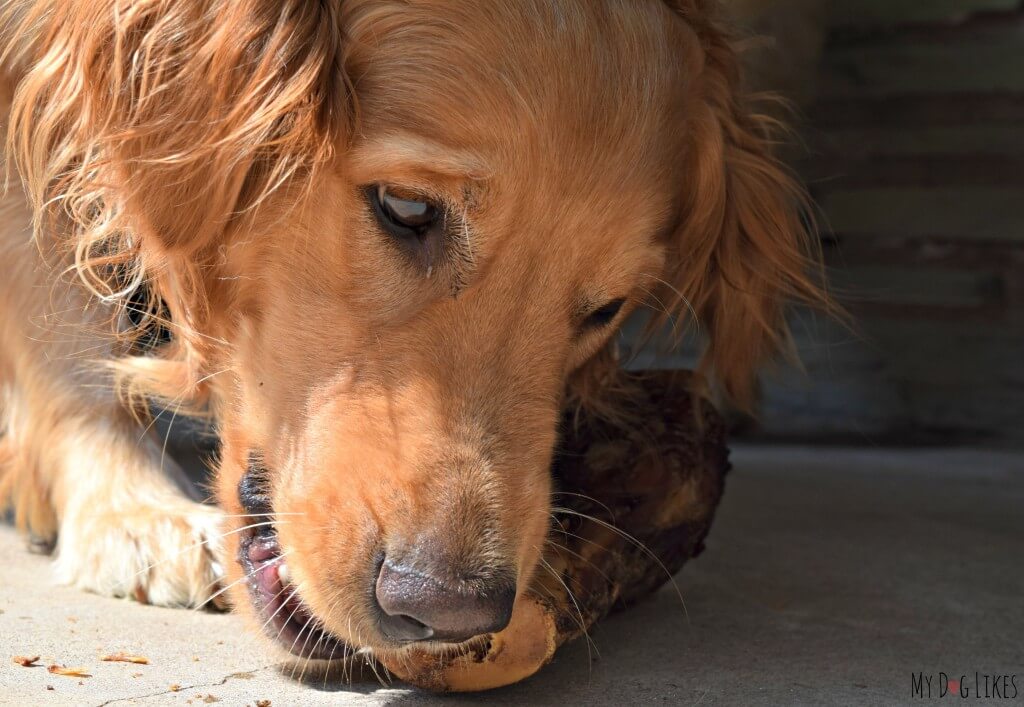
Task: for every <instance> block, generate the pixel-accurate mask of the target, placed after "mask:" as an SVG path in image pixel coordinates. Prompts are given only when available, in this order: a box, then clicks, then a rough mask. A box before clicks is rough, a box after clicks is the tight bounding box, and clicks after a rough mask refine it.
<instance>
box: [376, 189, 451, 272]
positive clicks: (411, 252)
mask: <svg viewBox="0 0 1024 707" xmlns="http://www.w3.org/2000/svg"><path fill="white" fill-rule="evenodd" d="M363 191H364V192H365V194H366V198H367V201H368V202H369V204H370V209H371V211H372V213H373V216H374V218H375V219H376V221H377V224H378V225H379V226H380V228H381V230H382V231H383V232H384V233H385V234H386V235H387V236H389V240H391V242H392V243H394V244H396V245H398V246H399V248H400V249H401V250H402V251H403V252H404V253H405V254H406V255H407V256H409V257H411V258H412V259H413V260H414V261H415V262H417V263H418V264H419V265H420V266H421V267H422V268H423V270H424V271H425V272H426V273H427V275H428V276H429V274H430V273H431V271H432V270H433V267H434V265H435V261H436V260H437V258H438V257H439V256H440V255H441V254H442V249H443V247H444V244H445V234H446V231H447V228H448V221H449V218H448V210H447V208H446V207H445V206H442V205H439V204H438V203H437V202H436V201H434V200H432V199H430V198H427V197H424V196H422V195H420V194H416V193H414V192H408V191H406V192H403V191H402V190H401V189H399V188H396V187H393V186H389V185H385V184H372V185H370V186H367V187H364V189H363Z"/></svg>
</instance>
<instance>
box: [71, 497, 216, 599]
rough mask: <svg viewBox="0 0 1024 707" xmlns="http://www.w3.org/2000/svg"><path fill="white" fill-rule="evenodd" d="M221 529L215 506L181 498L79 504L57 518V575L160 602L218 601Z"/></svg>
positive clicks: (101, 589) (113, 592)
mask: <svg viewBox="0 0 1024 707" xmlns="http://www.w3.org/2000/svg"><path fill="white" fill-rule="evenodd" d="M221 527H222V515H221V512H220V511H219V510H217V509H215V508H210V507H208V506H204V505H201V504H199V503H194V502H191V501H186V500H184V499H180V498H175V499H173V500H170V501H168V502H167V503H164V504H160V503H156V504H154V503H152V502H150V503H139V504H135V505H131V506H130V507H128V508H126V510H124V511H115V510H110V509H104V508H97V507H96V506H93V508H90V507H89V505H88V504H82V505H81V506H79V507H78V508H77V509H75V511H74V512H72V513H69V514H68V515H66V516H65V517H64V519H63V520H62V522H61V527H60V533H59V536H58V540H57V556H56V559H55V561H54V566H55V570H56V575H57V580H58V581H59V582H60V583H61V584H67V585H70V586H74V587H77V588H79V589H84V590H86V591H90V592H94V593H96V594H103V595H106V596H117V597H131V598H134V599H136V600H138V601H140V602H143V603H149V604H156V605H159V606H176V607H198V606H203V605H205V604H207V603H213V604H214V605H216V606H218V607H223V606H224V604H223V603H221V602H220V601H219V596H218V592H219V590H220V584H221V579H222V578H223V571H224V570H223V567H224V566H223V564H222V560H221V558H222V555H223V547H222V541H223V538H222V534H221V533H222V530H221Z"/></svg>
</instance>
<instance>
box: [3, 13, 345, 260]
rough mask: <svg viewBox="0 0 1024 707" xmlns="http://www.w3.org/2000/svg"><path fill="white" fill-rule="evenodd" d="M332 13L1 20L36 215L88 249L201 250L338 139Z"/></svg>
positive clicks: (12, 135) (337, 50)
mask: <svg viewBox="0 0 1024 707" xmlns="http://www.w3.org/2000/svg"><path fill="white" fill-rule="evenodd" d="M338 1H339V0H194V1H191V0H190V1H188V2H185V1H182V0H147V1H146V2H135V1H133V0H81V1H79V2H67V1H66V0H37V1H36V2H34V3H29V5H31V9H30V10H28V11H27V12H25V11H24V10H21V11H19V14H23V16H19V17H11V16H8V17H7V18H6V19H7V20H8V27H11V25H12V24H16V27H14V29H12V30H11V31H9V32H7V33H5V34H6V35H7V36H6V37H5V44H6V45H7V50H6V53H7V57H6V59H7V63H8V64H9V65H10V66H14V67H20V68H21V73H22V76H21V80H20V81H19V89H18V94H17V96H16V98H15V105H14V107H13V110H12V121H11V130H10V132H9V142H10V146H11V147H12V148H14V149H12V150H11V152H12V153H13V154H15V155H16V156H17V157H18V166H19V169H20V171H21V174H22V176H23V178H24V179H25V181H26V184H27V186H28V190H29V192H30V196H31V197H32V199H33V201H34V203H35V205H36V207H37V209H38V210H39V211H42V210H43V208H44V207H47V208H49V207H51V206H52V205H54V204H58V205H59V209H60V211H61V213H60V215H61V217H62V218H64V220H65V223H66V221H67V220H68V219H67V218H66V217H68V216H70V217H71V218H70V221H71V223H72V225H73V227H75V228H77V230H78V231H79V233H78V234H77V240H82V239H83V238H84V239H85V240H86V241H87V242H88V244H89V245H88V248H87V250H93V251H94V250H97V248H98V249H99V250H103V251H106V252H107V253H110V252H111V251H116V250H117V249H118V248H117V245H115V246H114V247H111V243H110V241H111V239H115V238H117V237H118V236H116V235H115V234H117V233H124V232H129V233H132V234H136V235H137V236H138V237H141V239H142V241H144V242H145V241H149V242H150V243H153V244H155V245H158V247H159V251H160V255H170V256H178V257H181V258H185V259H187V258H190V257H191V256H193V255H194V254H195V253H196V252H198V251H199V250H201V249H202V248H204V247H206V246H209V245H210V244H211V243H212V242H214V241H216V239H217V237H218V236H219V235H220V234H221V233H222V232H223V231H224V230H225V228H226V227H227V226H228V225H229V224H230V223H232V222H233V221H234V220H236V219H238V218H242V217H244V216H245V215H246V214H249V213H251V212H252V211H253V210H254V208H255V207H256V206H258V205H259V204H260V203H261V202H263V201H264V200H266V198H267V197H268V196H269V195H270V194H271V193H273V192H274V191H275V190H277V189H278V188H279V187H281V186H283V185H286V184H288V182H289V180H290V179H291V178H292V177H293V176H296V175H298V174H300V173H304V172H306V171H307V170H310V169H313V168H315V167H316V166H317V165H319V164H323V163H324V162H325V161H326V160H328V159H329V158H330V156H331V155H332V151H333V150H334V149H335V146H336V144H337V141H338V139H339V138H341V137H343V136H344V133H345V130H346V129H347V120H348V116H349V115H350V110H349V106H348V103H349V95H350V92H349V90H348V85H347V83H346V80H345V74H344V71H343V67H342V61H343V56H342V46H341V41H340V38H341V31H340V27H339V24H338V17H337V14H338V8H337V7H336V5H337V3H338ZM13 5H15V6H23V5H24V3H13ZM19 36H20V37H28V41H26V40H25V39H19ZM120 245H121V246H123V245H124V243H123V242H122V243H121V244H120ZM79 247H81V245H80V244H79ZM143 250H145V246H143Z"/></svg>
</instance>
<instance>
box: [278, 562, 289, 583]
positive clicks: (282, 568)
mask: <svg viewBox="0 0 1024 707" xmlns="http://www.w3.org/2000/svg"><path fill="white" fill-rule="evenodd" d="M290 575H291V573H290V572H289V571H288V565H287V564H285V563H284V562H282V563H281V564H279V565H278V566H277V577H278V579H280V580H281V584H288V579H289V577H290Z"/></svg>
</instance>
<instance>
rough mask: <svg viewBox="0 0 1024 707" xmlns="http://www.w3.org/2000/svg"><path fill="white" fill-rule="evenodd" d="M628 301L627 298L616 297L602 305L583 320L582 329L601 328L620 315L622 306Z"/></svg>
mask: <svg viewBox="0 0 1024 707" xmlns="http://www.w3.org/2000/svg"><path fill="white" fill-rule="evenodd" d="M625 303H626V300H625V298H621V297H620V298H619V299H614V300H612V301H611V302H608V303H606V304H603V305H601V306H600V307H598V308H597V309H595V310H594V311H593V312H591V313H590V314H589V315H587V318H586V319H584V320H583V326H582V330H583V331H587V330H590V329H600V328H602V327H606V326H608V325H609V324H611V323H612V322H613V321H615V317H617V316H619V312H620V311H622V306H623V305H624V304H625Z"/></svg>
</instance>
